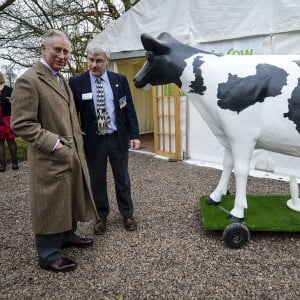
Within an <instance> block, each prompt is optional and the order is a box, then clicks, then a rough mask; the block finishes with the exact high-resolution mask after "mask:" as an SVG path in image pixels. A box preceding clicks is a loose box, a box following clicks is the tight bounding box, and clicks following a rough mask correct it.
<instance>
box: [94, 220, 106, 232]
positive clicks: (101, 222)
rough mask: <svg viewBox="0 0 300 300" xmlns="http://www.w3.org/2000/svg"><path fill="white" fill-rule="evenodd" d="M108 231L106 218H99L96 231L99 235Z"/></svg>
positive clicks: (95, 227) (95, 226)
mask: <svg viewBox="0 0 300 300" xmlns="http://www.w3.org/2000/svg"><path fill="white" fill-rule="evenodd" d="M105 231H106V220H103V219H100V220H97V221H96V223H95V225H94V233H95V234H97V235H101V234H104V232H105Z"/></svg>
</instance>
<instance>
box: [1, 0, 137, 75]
mask: <svg viewBox="0 0 300 300" xmlns="http://www.w3.org/2000/svg"><path fill="white" fill-rule="evenodd" d="M6 2H11V4H10V5H8V6H6V9H5V10H3V11H0V58H2V59H5V60H8V61H9V62H11V63H13V64H14V65H15V67H29V66H31V65H32V64H33V63H34V62H35V61H36V60H37V59H39V57H40V47H39V44H40V39H41V36H42V35H43V34H44V33H45V32H46V31H47V30H48V29H50V28H55V29H60V30H63V31H64V32H65V33H66V34H67V35H68V36H69V38H70V40H71V43H72V56H71V59H70V61H69V64H68V66H67V68H66V69H65V72H67V73H69V74H77V73H80V72H82V71H83V69H84V62H85V59H86V57H85V49H86V45H87V43H88V41H89V40H90V39H92V38H94V36H95V35H96V34H97V33H99V32H101V31H102V30H103V29H104V28H105V27H106V26H107V25H109V24H110V23H111V22H112V21H114V20H116V19H117V18H119V17H120V16H121V15H122V14H123V13H124V12H125V11H126V10H128V9H129V8H130V7H132V5H133V4H132V3H133V2H136V1H128V0H123V1H121V2H120V1H114V0H14V1H6Z"/></svg>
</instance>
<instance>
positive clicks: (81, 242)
mask: <svg viewBox="0 0 300 300" xmlns="http://www.w3.org/2000/svg"><path fill="white" fill-rule="evenodd" d="M93 243H94V241H93V240H92V239H88V238H78V239H76V240H75V241H72V242H66V243H64V244H63V245H62V247H61V248H70V247H76V248H88V247H91V246H93Z"/></svg>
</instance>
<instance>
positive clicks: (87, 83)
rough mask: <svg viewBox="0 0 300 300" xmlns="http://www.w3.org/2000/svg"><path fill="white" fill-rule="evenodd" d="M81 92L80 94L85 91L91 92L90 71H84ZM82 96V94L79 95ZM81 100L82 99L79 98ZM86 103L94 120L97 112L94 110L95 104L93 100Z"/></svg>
mask: <svg viewBox="0 0 300 300" xmlns="http://www.w3.org/2000/svg"><path fill="white" fill-rule="evenodd" d="M83 87H84V88H83V92H82V94H85V93H92V84H91V78H90V73H89V72H86V73H85V76H84V82H83ZM81 97H82V95H81ZM81 100H82V99H81ZM86 105H88V107H89V109H90V110H91V113H92V115H93V116H94V118H95V120H96V119H97V114H96V110H95V105H94V101H93V100H92V101H86Z"/></svg>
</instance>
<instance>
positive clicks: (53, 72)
mask: <svg viewBox="0 0 300 300" xmlns="http://www.w3.org/2000/svg"><path fill="white" fill-rule="evenodd" d="M41 63H42V64H43V65H44V66H45V67H46V68H48V69H49V70H50V71H51V73H52V74H53V75H54V76H55V75H56V74H57V73H58V74H59V72H56V71H54V70H53V69H52V68H51V67H50V66H49V65H48V63H47V62H46V60H45V59H44V58H43V57H42V58H41Z"/></svg>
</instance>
